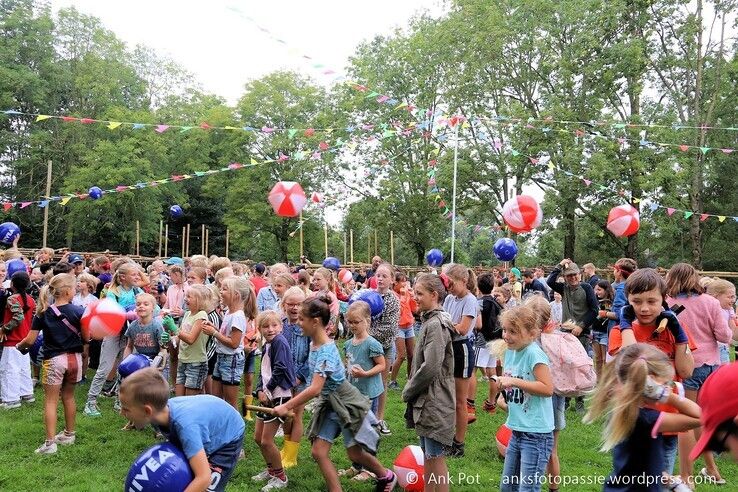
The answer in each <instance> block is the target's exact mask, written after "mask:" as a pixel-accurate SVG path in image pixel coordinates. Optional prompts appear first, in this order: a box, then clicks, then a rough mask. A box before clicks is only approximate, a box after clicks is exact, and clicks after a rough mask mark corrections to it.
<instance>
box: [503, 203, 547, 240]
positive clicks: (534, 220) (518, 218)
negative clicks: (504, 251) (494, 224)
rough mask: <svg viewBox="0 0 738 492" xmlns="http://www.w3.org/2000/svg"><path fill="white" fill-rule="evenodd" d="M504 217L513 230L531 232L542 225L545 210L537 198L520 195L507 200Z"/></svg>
mask: <svg viewBox="0 0 738 492" xmlns="http://www.w3.org/2000/svg"><path fill="white" fill-rule="evenodd" d="M502 218H503V219H504V220H505V224H507V226H508V227H509V228H510V230H512V231H513V232H518V233H520V232H530V231H532V230H533V229H535V228H536V227H538V226H539V225H541V220H543V210H541V206H540V205H538V202H537V201H536V200H535V198H533V197H531V196H528V195H518V196H516V197H513V198H511V199H510V200H508V201H507V202H505V205H504V206H503V207H502Z"/></svg>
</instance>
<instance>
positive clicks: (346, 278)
mask: <svg viewBox="0 0 738 492" xmlns="http://www.w3.org/2000/svg"><path fill="white" fill-rule="evenodd" d="M353 279H354V276H353V274H352V273H351V271H350V270H347V269H346V268H341V269H340V270H339V271H338V280H340V281H341V283H343V284H347V283H349V282H351V281H352V280H353Z"/></svg>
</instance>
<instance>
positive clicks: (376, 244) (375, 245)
mask: <svg viewBox="0 0 738 492" xmlns="http://www.w3.org/2000/svg"><path fill="white" fill-rule="evenodd" d="M378 237H379V236H378V234H377V230H376V229H374V256H378V255H379V239H378ZM370 263H371V261H370Z"/></svg>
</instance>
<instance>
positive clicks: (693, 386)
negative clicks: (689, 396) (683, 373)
mask: <svg viewBox="0 0 738 492" xmlns="http://www.w3.org/2000/svg"><path fill="white" fill-rule="evenodd" d="M718 367H720V366H719V365H717V366H711V365H710V364H703V365H701V366H700V367H695V368H694V371H692V376H691V377H690V378H687V379H685V380H684V381H682V384H683V385H684V388H685V389H688V390H692V391H698V390H699V389H700V388H702V385H703V384H705V381H707V377H708V376H709V375H710V374H712V373H713V372H715V371H717V369H718Z"/></svg>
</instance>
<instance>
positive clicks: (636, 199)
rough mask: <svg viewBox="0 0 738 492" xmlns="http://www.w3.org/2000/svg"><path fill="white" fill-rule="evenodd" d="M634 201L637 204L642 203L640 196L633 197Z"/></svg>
mask: <svg viewBox="0 0 738 492" xmlns="http://www.w3.org/2000/svg"><path fill="white" fill-rule="evenodd" d="M633 203H636V204H637V203H641V199H640V198H633Z"/></svg>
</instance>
